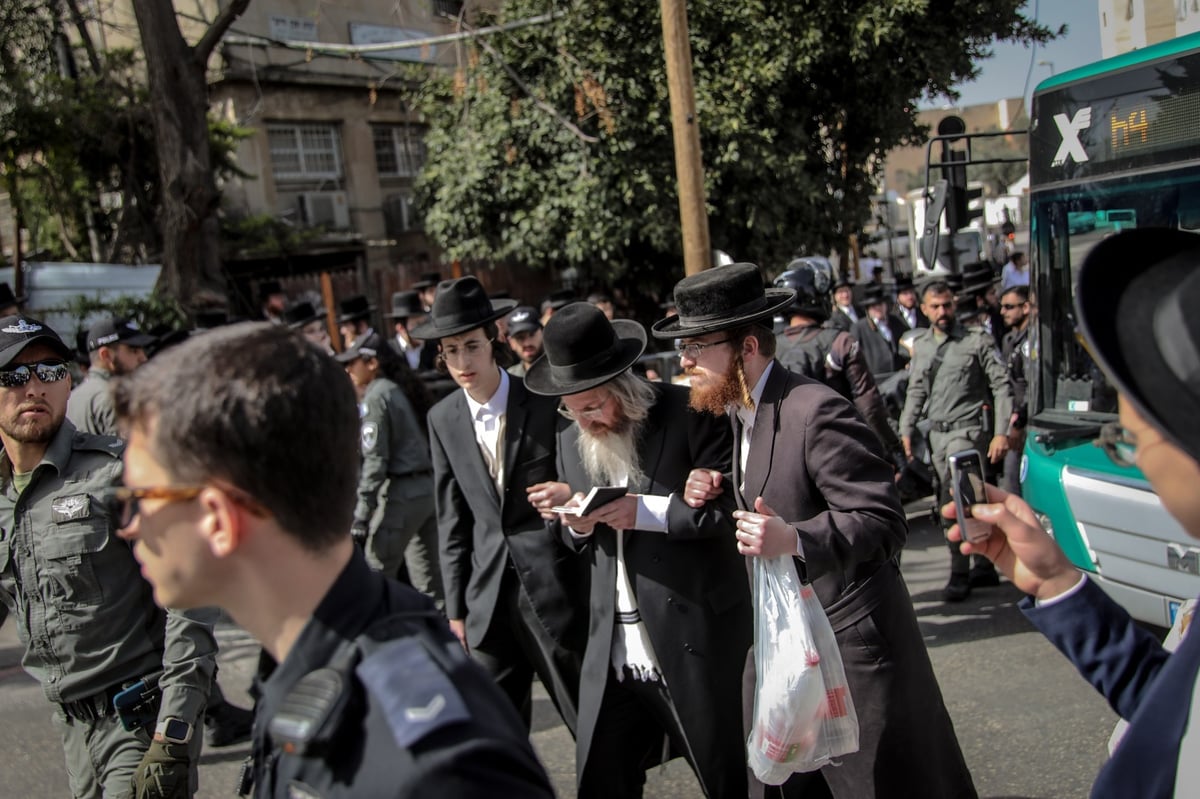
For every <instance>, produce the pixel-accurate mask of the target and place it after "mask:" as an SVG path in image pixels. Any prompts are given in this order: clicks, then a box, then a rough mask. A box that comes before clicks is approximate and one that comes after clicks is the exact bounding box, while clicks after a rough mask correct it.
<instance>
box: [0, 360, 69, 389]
mask: <svg viewBox="0 0 1200 799" xmlns="http://www.w3.org/2000/svg"><path fill="white" fill-rule="evenodd" d="M35 374H36V375H37V378H38V380H41V381H42V382H43V383H57V382H58V381H59V380H62V379H63V378H64V377H66V376H67V375H68V374H70V372H69V371H68V370H67V364H66V362H65V361H38V362H37V363H22V364H18V365H17V366H12V367H9V368H8V369H0V386H3V387H4V388H17V387H19V386H23V385H25V384H26V383H28V382H29V381H30V380H31V379H32V378H33V376H34V375H35Z"/></svg>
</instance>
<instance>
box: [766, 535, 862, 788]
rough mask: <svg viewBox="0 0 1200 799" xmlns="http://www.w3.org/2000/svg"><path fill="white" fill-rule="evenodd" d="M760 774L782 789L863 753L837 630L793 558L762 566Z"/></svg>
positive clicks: (767, 781) (768, 559)
mask: <svg viewBox="0 0 1200 799" xmlns="http://www.w3.org/2000/svg"><path fill="white" fill-rule="evenodd" d="M753 587H754V630H755V631H754V668H755V671H756V685H755V692H754V727H753V728H752V730H751V732H750V738H749V740H748V741H747V743H746V748H747V756H748V762H749V764H750V768H751V769H752V770H753V771H754V775H755V776H756V777H758V779H759V780H760V781H761V782H763V783H765V784H767V785H780V784H782V783H783V782H784V781H786V780H787V778H788V777H790V776H791V775H792V773H793V772H797V771H814V770H816V769H819V768H821V767H822V766H824V765H825V764H826V763H829V762H830V761H832V760H833V759H834V758H836V757H839V756H841V755H845V754H849V753H851V752H856V751H858V716H857V715H856V714H855V712H854V703H853V701H852V700H851V697H850V689H849V686H848V685H847V683H846V671H845V668H844V667H843V665H842V656H841V652H839V650H838V646H837V640H836V639H835V638H834V635H833V628H832V627H831V626H830V625H829V619H828V618H827V617H826V616H825V611H824V609H822V607H821V603H820V601H818V599H817V596H816V594H815V593H814V592H813V590H812V586H811V585H805V584H801V582H800V579H799V578H798V577H797V576H796V565H795V563H793V562H792V559H791V558H790V557H787V556H784V557H778V558H765V559H764V558H755V559H754V586H753Z"/></svg>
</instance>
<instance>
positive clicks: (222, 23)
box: [192, 0, 250, 68]
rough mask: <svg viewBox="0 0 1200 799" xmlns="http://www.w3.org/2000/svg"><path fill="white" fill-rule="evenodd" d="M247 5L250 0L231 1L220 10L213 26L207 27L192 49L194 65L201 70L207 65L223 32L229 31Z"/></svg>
mask: <svg viewBox="0 0 1200 799" xmlns="http://www.w3.org/2000/svg"><path fill="white" fill-rule="evenodd" d="M249 5H250V0H233V2H231V3H230V4H229V5H227V6H225V8H223V9H222V10H221V14H220V15H219V16H218V17H217V18H216V19H215V20H213V24H212V25H209V26H208V30H206V31H205V32H204V36H203V37H201V39H200V41H198V42H196V45H195V46H194V47H193V48H192V57H193V58H194V59H196V63H197V64H199V65H200V67H201V68H204V67H205V66H206V65H207V64H208V57H209V56H211V55H212V51H213V50H214V49H216V46H217V43H218V42H220V41H221V37H222V36H224V35H225V31H227V30H229V26H230V25H232V24H233V23H234V21H235V20H236V19H237V18H238V17H240V16H241V15H242V14H243V13H245V11H246V8H247V7H248V6H249Z"/></svg>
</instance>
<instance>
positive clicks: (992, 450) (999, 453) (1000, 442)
mask: <svg viewBox="0 0 1200 799" xmlns="http://www.w3.org/2000/svg"><path fill="white" fill-rule="evenodd" d="M1006 452H1008V436H994V437H993V438H992V443H990V444H988V460H990V461H991V462H992V463H999V462H1000V461H1002V460H1004V455H1005V453H1006Z"/></svg>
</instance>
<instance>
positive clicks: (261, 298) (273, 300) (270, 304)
mask: <svg viewBox="0 0 1200 799" xmlns="http://www.w3.org/2000/svg"><path fill="white" fill-rule="evenodd" d="M258 309H259V313H260V314H261V316H262V318H263V319H264V320H265V321H267V322H272V323H274V324H277V325H281V324H283V313H284V311H285V310H287V294H285V293H284V291H283V284H282V283H280V282H279V281H278V280H264V281H263V282H262V283H260V284H259V286H258Z"/></svg>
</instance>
